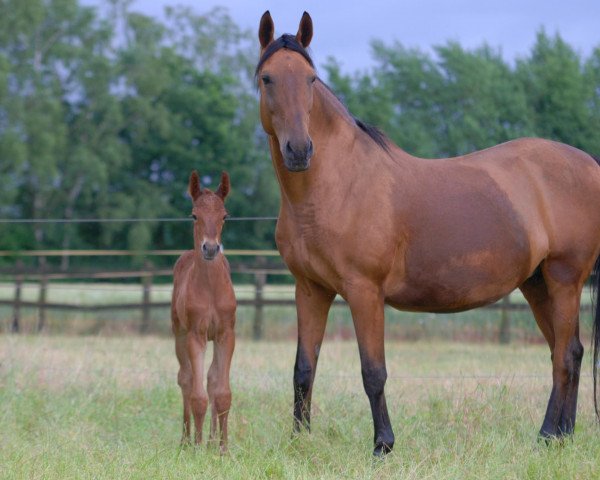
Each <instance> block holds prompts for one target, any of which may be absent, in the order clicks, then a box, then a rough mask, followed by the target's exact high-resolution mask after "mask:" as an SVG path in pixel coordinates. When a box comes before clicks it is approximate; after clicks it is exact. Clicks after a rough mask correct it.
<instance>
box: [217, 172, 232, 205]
mask: <svg viewBox="0 0 600 480" xmlns="http://www.w3.org/2000/svg"><path fill="white" fill-rule="evenodd" d="M229 188H230V184H229V174H228V173H227V172H223V173H222V174H221V183H220V184H219V188H217V191H216V192H215V193H216V194H217V195H218V196H219V197H221V200H223V201H225V197H226V196H227V195H228V194H229Z"/></svg>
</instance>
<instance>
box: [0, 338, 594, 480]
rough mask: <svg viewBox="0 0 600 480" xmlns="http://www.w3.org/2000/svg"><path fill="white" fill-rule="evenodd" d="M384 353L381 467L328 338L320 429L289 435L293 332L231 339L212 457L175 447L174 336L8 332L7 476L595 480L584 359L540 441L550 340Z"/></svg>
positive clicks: (348, 371) (356, 373)
mask: <svg viewBox="0 0 600 480" xmlns="http://www.w3.org/2000/svg"><path fill="white" fill-rule="evenodd" d="M386 352H387V359H388V371H389V379H388V383H387V386H386V392H387V400H388V405H389V409H390V415H391V420H392V424H393V427H394V431H395V433H396V447H395V449H394V452H393V453H392V454H391V455H389V456H388V457H387V459H386V460H385V461H375V460H373V459H372V458H371V449H372V445H371V442H372V425H371V418H370V412H369V406H368V401H367V398H366V395H365V394H364V392H363V389H362V383H361V378H360V365H359V361H358V354H357V347H356V345H355V342H353V341H335V340H329V341H326V342H325V344H324V346H323V348H322V354H321V359H320V364H319V368H318V373H317V380H316V383H315V389H314V406H313V431H312V433H311V434H306V433H304V434H301V435H299V436H298V437H294V438H293V437H292V436H291V435H290V433H291V425H292V422H291V404H292V388H291V376H292V367H293V361H294V354H295V345H294V342H289V341H284V342H249V341H243V340H242V341H239V342H238V344H237V348H236V352H235V355H234V362H233V367H232V374H231V376H232V389H233V395H234V397H233V405H232V410H231V414H230V453H229V454H228V455H226V456H224V457H221V456H219V454H218V452H217V449H216V448H214V447H212V446H208V447H207V446H205V445H203V446H201V447H199V448H185V449H181V448H180V447H179V443H178V442H179V436H180V428H181V425H180V422H181V418H180V416H181V400H180V393H179V389H178V387H177V384H176V372H177V366H176V360H175V355H174V353H173V344H172V341H171V339H168V338H163V337H156V336H147V337H137V336H127V337H121V338H115V337H112V338H107V337H100V336H95V337H94V336H84V337H76V336H67V337H65V336H44V335H41V336H27V335H19V336H17V335H2V336H0V404H1V405H2V409H0V458H1V459H2V460H1V461H0V478H3V479H24V478H27V479H36V478H43V479H70V478H89V479H102V478H107V479H116V478H134V479H137V478H139V479H148V478H161V479H170V478H172V479H178V480H179V479H183V478H202V479H209V478H223V479H236V478H239V479H244V480H246V479H260V478H275V479H279V478H282V479H284V478H285V479H287V478H290V479H291V478H294V479H296V478H298V479H306V478H326V479H340V478H359V479H363V478H366V479H368V478H373V479H386V478H390V479H392V478H393V479H396V478H401V479H420V480H421V479H461V480H462V479H482V478H485V479H536V480H537V479H550V478H552V479H562V478H565V479H567V478H569V479H591V478H599V477H600V473H598V472H600V442H599V441H598V438H599V435H600V431H599V427H598V424H597V422H596V420H595V417H594V414H593V404H592V387H591V377H590V362H589V357H588V356H587V355H586V357H585V358H584V367H583V372H582V373H583V375H582V382H581V390H580V401H579V414H578V419H577V420H578V424H577V429H576V434H575V436H574V437H573V439H572V440H568V441H566V442H564V443H563V444H559V443H554V444H551V445H550V446H546V445H545V444H543V443H538V442H537V441H536V433H537V431H538V429H539V426H540V423H541V420H542V417H543V414H544V411H545V406H546V402H547V399H548V395H549V391H550V386H551V374H550V360H549V352H548V350H547V348H546V347H545V346H541V345H524V344H513V345H509V346H503V347H501V346H497V345H493V344H485V343H484V344H475V345H473V344H470V345H466V344H462V343H448V342H439V341H434V342H426V341H420V342H410V343H409V342H397V341H389V342H387V345H386ZM209 354H210V352H209ZM207 426H208V425H207Z"/></svg>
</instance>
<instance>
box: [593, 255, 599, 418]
mask: <svg viewBox="0 0 600 480" xmlns="http://www.w3.org/2000/svg"><path fill="white" fill-rule="evenodd" d="M599 290H600V257H598V259H597V260H596V265H595V266H594V272H593V274H592V313H593V315H594V323H593V324H592V362H593V365H592V376H593V377H594V409H595V410H596V417H597V418H598V419H599V420H600V411H599V410H598V396H597V392H598V388H597V387H598V361H599V358H598V356H599V353H600V351H599V350H600V302H599V301H598V300H599V299H598V291H599Z"/></svg>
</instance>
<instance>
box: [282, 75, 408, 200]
mask: <svg viewBox="0 0 600 480" xmlns="http://www.w3.org/2000/svg"><path fill="white" fill-rule="evenodd" d="M309 133H310V136H311V138H312V140H313V144H314V146H315V154H314V156H313V158H312V160H311V165H310V167H309V168H308V170H306V171H304V172H301V173H293V172H289V171H288V170H287V169H286V168H285V166H284V164H283V159H282V156H281V149H280V146H279V143H278V141H277V138H275V137H271V138H270V147H271V156H272V159H273V164H274V167H275V171H276V174H277V177H278V180H279V185H280V188H281V196H282V207H283V208H284V209H285V208H286V207H291V208H294V207H296V206H300V207H301V206H302V205H303V204H312V203H314V201H315V197H316V198H319V199H322V198H323V194H324V192H327V191H331V190H332V189H335V190H346V189H347V188H350V186H351V185H352V184H356V182H357V179H359V180H360V181H362V180H365V179H370V180H371V181H372V182H376V180H377V178H378V176H380V175H381V176H389V175H390V172H389V171H388V169H389V168H390V165H391V164H394V163H398V162H403V161H405V156H406V160H408V158H409V157H410V156H409V155H407V154H405V153H404V152H402V151H401V150H400V149H397V148H395V149H394V150H395V151H394V152H392V153H389V152H386V151H385V150H384V149H383V148H381V147H380V146H379V145H377V144H375V142H374V141H373V140H372V139H370V138H368V136H367V134H366V133H364V132H363V131H361V130H360V129H359V127H358V126H357V124H356V121H355V119H354V118H353V117H352V116H351V115H350V114H349V113H348V110H347V109H346V107H345V106H344V105H343V104H342V103H341V102H340V101H339V100H338V99H337V97H336V96H335V95H334V94H333V93H332V92H331V91H330V90H329V89H328V88H327V87H326V86H325V85H324V84H321V83H320V82H317V84H316V86H315V90H314V104H313V109H312V113H311V123H310V129H309ZM392 156H393V157H392Z"/></svg>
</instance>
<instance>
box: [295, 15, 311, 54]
mask: <svg viewBox="0 0 600 480" xmlns="http://www.w3.org/2000/svg"><path fill="white" fill-rule="evenodd" d="M312 36H313V23H312V18H310V15H309V14H308V12H304V13H303V14H302V18H301V19H300V26H299V27H298V33H297V34H296V40H298V43H299V44H300V45H302V46H303V47H304V48H307V47H308V45H309V44H310V41H311V40H312Z"/></svg>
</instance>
